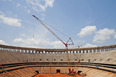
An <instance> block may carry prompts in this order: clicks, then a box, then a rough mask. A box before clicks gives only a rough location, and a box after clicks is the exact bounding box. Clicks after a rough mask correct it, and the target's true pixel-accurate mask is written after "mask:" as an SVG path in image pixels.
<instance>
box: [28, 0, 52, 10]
mask: <svg viewBox="0 0 116 77" xmlns="http://www.w3.org/2000/svg"><path fill="white" fill-rule="evenodd" d="M26 1H27V3H29V4H31V5H32V7H33V10H35V11H39V10H38V9H41V10H43V11H45V10H46V9H47V8H48V7H53V3H54V0H26ZM38 7H39V8H38Z"/></svg>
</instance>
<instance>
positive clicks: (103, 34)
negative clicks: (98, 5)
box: [93, 28, 115, 43]
mask: <svg viewBox="0 0 116 77" xmlns="http://www.w3.org/2000/svg"><path fill="white" fill-rule="evenodd" d="M114 33H115V30H114V29H108V28H104V29H101V30H99V31H97V32H96V35H95V36H94V39H93V42H95V43H103V42H104V41H106V40H108V39H110V37H111V35H113V34H114Z"/></svg>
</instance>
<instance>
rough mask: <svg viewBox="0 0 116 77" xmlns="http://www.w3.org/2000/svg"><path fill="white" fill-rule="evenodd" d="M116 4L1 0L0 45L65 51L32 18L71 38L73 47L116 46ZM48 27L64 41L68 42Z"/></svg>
mask: <svg viewBox="0 0 116 77" xmlns="http://www.w3.org/2000/svg"><path fill="white" fill-rule="evenodd" d="M115 3H116V1H115V0H1V2H0V44H7V45H13V46H25V47H37V48H65V47H64V45H63V44H62V43H61V42H60V41H59V40H58V39H57V38H56V37H55V36H53V35H52V34H51V33H50V32H49V31H48V30H47V29H46V28H45V27H44V26H42V25H41V24H40V23H39V22H38V21H37V20H36V19H35V18H33V17H32V15H36V16H37V17H38V18H40V19H41V20H42V21H44V22H47V23H48V24H49V25H51V26H52V27H54V28H56V29H57V30H59V31H61V32H63V33H64V34H66V35H68V36H69V37H71V38H72V40H73V42H74V45H73V46H70V48H76V47H77V46H79V45H81V46H82V47H94V46H104V45H112V44H116V21H115V20H116V5H115ZM47 26H48V25H47ZM48 27H49V28H50V29H51V30H53V32H55V33H56V34H57V35H58V36H59V37H60V38H61V39H62V40H63V41H64V42H65V41H67V40H68V37H65V36H64V35H62V34H61V33H60V32H58V31H56V30H55V29H53V28H52V27H50V26H48Z"/></svg>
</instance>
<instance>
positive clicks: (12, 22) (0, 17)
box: [0, 12, 21, 27]
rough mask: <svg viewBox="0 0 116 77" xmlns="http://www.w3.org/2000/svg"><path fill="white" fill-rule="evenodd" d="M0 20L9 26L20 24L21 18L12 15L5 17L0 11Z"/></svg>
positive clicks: (18, 25)
mask: <svg viewBox="0 0 116 77" xmlns="http://www.w3.org/2000/svg"><path fill="white" fill-rule="evenodd" d="M0 21H1V22H2V23H4V24H7V25H10V26H17V27H20V26H21V20H20V19H16V18H12V17H6V16H5V15H4V13H2V12H0Z"/></svg>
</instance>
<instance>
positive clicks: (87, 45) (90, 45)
mask: <svg viewBox="0 0 116 77" xmlns="http://www.w3.org/2000/svg"><path fill="white" fill-rule="evenodd" d="M84 47H97V45H93V44H89V43H87V44H86V45H85V46H84Z"/></svg>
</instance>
